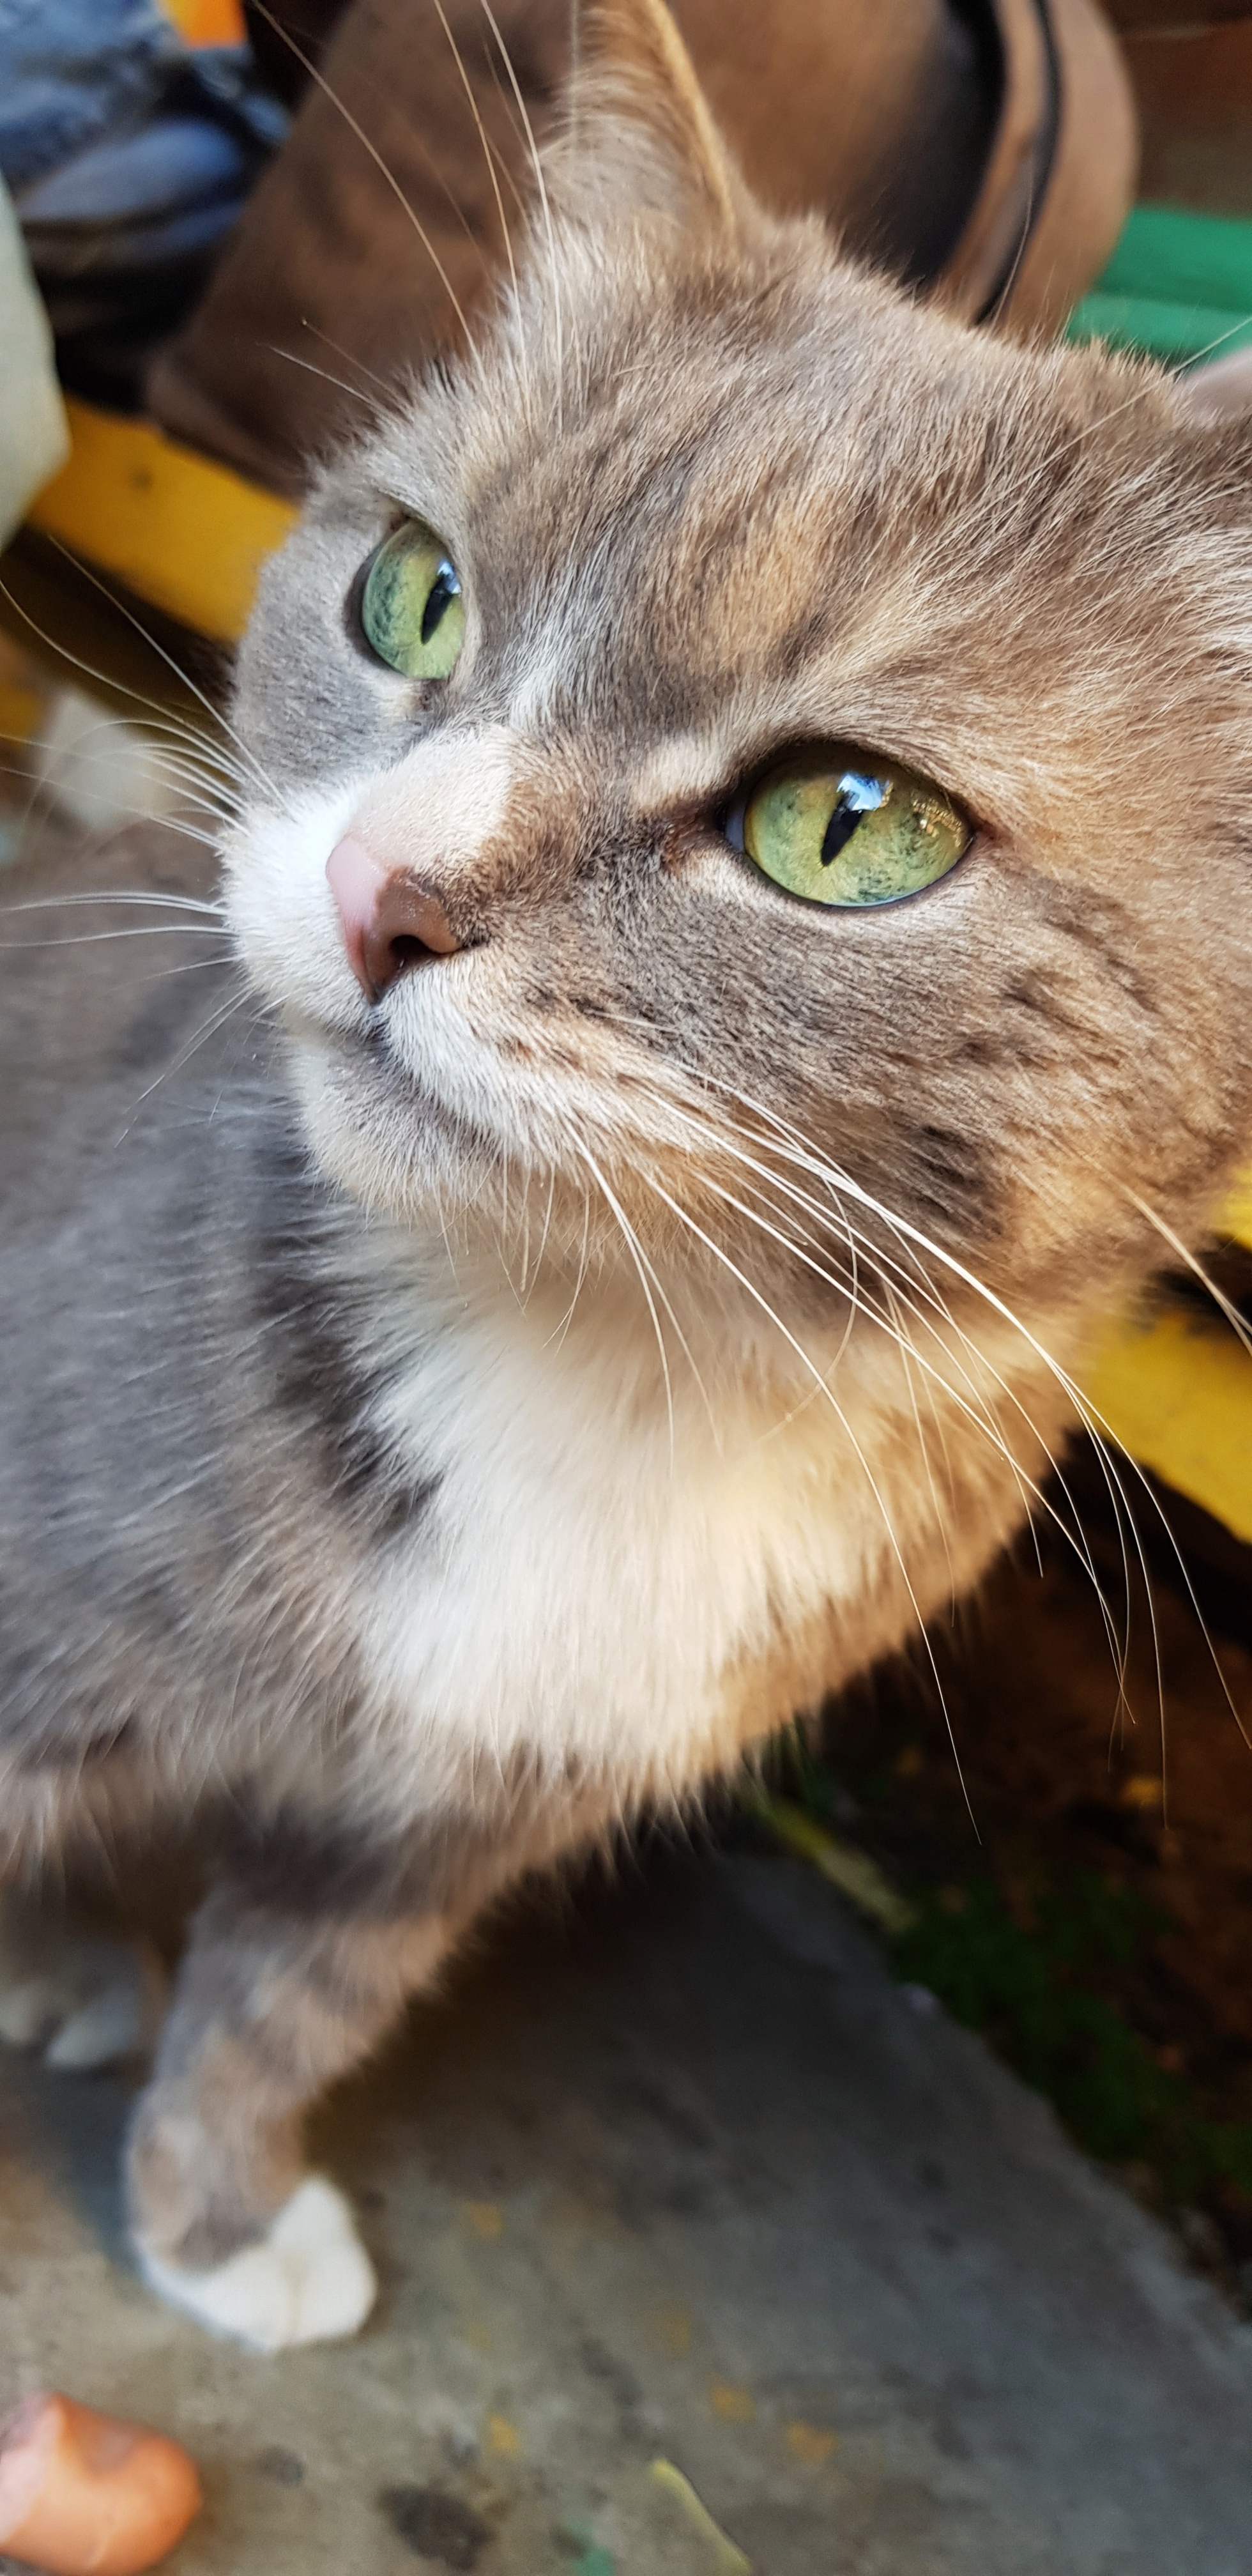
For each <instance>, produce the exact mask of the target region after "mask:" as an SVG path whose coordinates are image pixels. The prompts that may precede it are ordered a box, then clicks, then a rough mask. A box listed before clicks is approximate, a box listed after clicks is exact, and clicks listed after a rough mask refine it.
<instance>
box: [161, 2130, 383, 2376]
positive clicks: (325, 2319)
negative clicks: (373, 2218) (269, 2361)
mask: <svg viewBox="0 0 1252 2576" xmlns="http://www.w3.org/2000/svg"><path fill="white" fill-rule="evenodd" d="M142 2261H143V2268H144V2272H145V2275H146V2277H147V2279H148V2280H149V2281H150V2282H151V2284H152V2287H153V2289H154V2290H157V2291H159V2293H160V2295H161V2297H162V2298H163V2299H168V2300H169V2301H170V2302H171V2304H172V2305H173V2306H174V2307H176V2308H186V2310H187V2312H188V2314H189V2315H190V2316H193V2317H197V2318H198V2319H199V2321H200V2323H201V2325H204V2326H208V2327H209V2328H210V2330H211V2331H212V2332H213V2333H214V2334H221V2335H233V2336H234V2337H235V2338H236V2340H237V2341H238V2342H239V2343H246V2344H250V2345H251V2346H252V2348H253V2350H254V2351H255V2352H280V2351H281V2350H282V2349H283V2347H284V2345H286V2344H292V2343H330V2342H333V2341H334V2340H335V2338H336V2337H337V2336H339V2335H352V2334H355V2333H356V2332H357V2329H358V2327H360V2326H363V2325H364V2323H365V2320H366V2318H367V2316H368V2315H369V2312H370V2309H371V2308H372V2307H373V2304H374V2300H375V2297H376V2295H377V2290H378V2283H377V2281H376V2280H375V2277H374V2267H373V2265H372V2263H371V2262H370V2259H369V2256H368V2254H367V2253H366V2251H365V2248H364V2246H363V2245H362V2243H361V2240H360V2238H359V2236H358V2235H357V2232H356V2226H355V2223H354V2220H353V2216H352V2212H351V2210H350V2208H349V2206H348V2203H347V2201H346V2200H345V2199H344V2196H343V2193H342V2192H341V2191H336V2189H335V2186H334V2184H333V2183H330V2182H323V2181H322V2179H321V2177H320V2175H317V2174H310V2175H309V2177H308V2179H307V2181H305V2182H302V2183H301V2184H300V2187H299V2189H298V2190H297V2191H293V2193H292V2195H291V2198H290V2200H289V2201H287V2202H286V2203H285V2205H284V2207H283V2208H282V2209H280V2210H279V2213H278V2216H277V2218H276V2219H275V2220H274V2221H273V2223H272V2225H271V2227H270V2230H269V2233H268V2235H267V2236H265V2237H264V2238H263V2240H262V2242H261V2243H260V2244H259V2245H245V2246H244V2247H243V2249H242V2251H241V2252H240V2253H238V2254H232V2255H231V2258H230V2260H229V2262H228V2263H220V2264H219V2265H218V2266H217V2268H216V2270H215V2271H212V2272H183V2271H180V2270H179V2269H178V2268H177V2266H176V2265H174V2264H172V2263H160V2262H157V2261H156V2259H155V2258H154V2257H153V2256H152V2255H150V2254H149V2255H144V2256H143V2257H142Z"/></svg>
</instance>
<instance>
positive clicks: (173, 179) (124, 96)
mask: <svg viewBox="0 0 1252 2576" xmlns="http://www.w3.org/2000/svg"><path fill="white" fill-rule="evenodd" d="M287 124H288V119H287V114H286V111H285V109H283V108H282V107H280V106H279V104H278V102H277V101H276V100H275V99H273V98H271V97H270V96H269V94H268V93H267V92H266V91H265V89H264V88H263V87H262V85H261V83H260V80H259V78H258V76H257V71H256V67H255V64H254V63H253V60H252V53H251V49H250V47H249V46H247V45H221V46H214V47H196V48H194V49H193V48H191V47H189V46H187V45H185V44H184V42H183V40H182V37H181V36H180V35H179V33H178V31H177V29H176V28H175V26H174V25H173V23H172V21H171V20H169V19H167V18H166V16H165V15H164V12H163V11H162V9H161V8H160V7H159V6H158V0H0V176H2V177H3V178H4V180H5V181H6V182H7V184H8V186H9V188H10V190H11V192H12V195H13V199H14V203H15V206H16V209H17V213H18V217H19V219H20V222H21V225H22V229H23V232H24V233H25V236H26V246H27V249H28V251H29V254H30V258H31V263H32V266H33V268H34V271H35V275H36V277H37V279H38V281H39V285H40V288H41V290H42V293H43V296H44V300H45V303H46V304H47V307H48V311H49V314H50V317H51V321H52V327H53V331H54V334H55V337H56V343H57V355H58V363H59V365H60V369H61V376H62V381H63V382H64V383H67V384H70V385H73V386H75V387H76V388H77V390H79V391H80V392H86V393H88V394H92V393H95V394H98V395H99V396H100V398H101V399H107V400H120V401H134V400H135V399H137V398H138V397H139V395H140V392H141V379H142V370H143V365H144V362H145V361H144V352H145V350H147V349H148V348H150V347H152V346H153V345H155V343H156V342H157V341H159V340H160V339H161V338H162V337H163V336H165V335H167V334H168V333H169V332H170V331H171V330H174V329H176V328H177V325H178V323H179V321H180V320H181V319H182V317H183V315H184V314H185V313H186V311H187V310H188V309H189V307H190V306H191V304H193V303H194V301H195V298H196V296H197V295H198V293H199V292H200V290H201V288H202V287H203V284H204V281H205V279H206V277H207V275H208V273H209V269H210V267H211V265H212V263H213V260H214V258H215V257H216V255H217V253H218V251H219V250H220V249H221V247H222V244H223V242H224V241H225V238H226V236H227V234H228V233H229V232H230V230H231V228H232V226H233V225H234V223H235V222H236V220H237V218H238V216H239V214H240V212H241V211H242V208H243V205H244V202H245V200H246V198H247V196H248V193H249V191H250V189H251V188H252V187H253V185H254V184H255V181H256V180H257V178H258V177H259V175H260V172H261V170H262V168H263V167H264V164H265V162H266V161H267V160H268V158H269V156H270V154H271V153H272V152H274V151H276V150H277V148H278V146H279V144H280V143H281V142H282V140H283V137H284V135H285V133H286V131H287Z"/></svg>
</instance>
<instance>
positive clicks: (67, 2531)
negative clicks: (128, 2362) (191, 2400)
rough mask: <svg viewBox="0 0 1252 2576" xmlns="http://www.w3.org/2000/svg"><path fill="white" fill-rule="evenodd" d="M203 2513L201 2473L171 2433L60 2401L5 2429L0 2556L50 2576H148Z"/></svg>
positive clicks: (35, 2407) (37, 2402)
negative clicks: (145, 2570) (149, 2569)
mask: <svg viewBox="0 0 1252 2576" xmlns="http://www.w3.org/2000/svg"><path fill="white" fill-rule="evenodd" d="M199 2510H200V2480H199V2478H198V2477H197V2475H196V2469H195V2463H194V2461H192V2460H190V2459H189V2458H188V2456H187V2453H186V2452H185V2451H184V2450H183V2449H182V2448H181V2446H180V2444H179V2443H177V2442H171V2441H169V2440H168V2439H167V2437H166V2435H165V2434H164V2433H149V2432H146V2431H145V2429H144V2427H143V2425H142V2424H124V2423H122V2422H120V2421H119V2419H118V2418H117V2417H116V2416H114V2415H97V2413H96V2411H95V2408H94V2407H92V2406H76V2405H75V2403H74V2400H73V2398H72V2397H60V2396H58V2395H57V2394H56V2392H55V2391H48V2392H45V2393H44V2394H43V2395H41V2396H38V2397H28V2398H27V2400H26V2403H25V2405H24V2406H19V2408H18V2410H17V2413H16V2415H11V2416H10V2417H9V2420H8V2422H7V2424H4V2425H3V2426H0V2551H7V2553H8V2555H9V2557H10V2558H20V2559H21V2560H22V2561H23V2563H24V2564H25V2565H26V2566H28V2567H40V2568H44V2569H46V2570H47V2576H140V2570H141V2569H142V2568H145V2567H154V2566H155V2565H156V2562H157V2560H158V2559H159V2558H164V2556H165V2554H166V2552H167V2550H170V2549H172V2548H173V2546H174V2543H175V2541H176V2540H179V2539H181V2537H182V2535H183V2533H184V2531H185V2530H186V2528H187V2525H188V2523H189V2522H190V2521H191V2519H192V2516H193V2514H196V2513H198V2512H199Z"/></svg>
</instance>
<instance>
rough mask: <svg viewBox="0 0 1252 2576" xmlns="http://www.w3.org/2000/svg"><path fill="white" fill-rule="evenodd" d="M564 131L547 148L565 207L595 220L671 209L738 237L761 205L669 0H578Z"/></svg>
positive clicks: (696, 225)
mask: <svg viewBox="0 0 1252 2576" xmlns="http://www.w3.org/2000/svg"><path fill="white" fill-rule="evenodd" d="M574 26H575V33H574V53H573V65H572V69H571V73H570V79H569V86H568V90H567V93H566V117H565V127H564V131H563V133H562V134H561V135H560V137H559V138H558V140H557V141H556V143H555V144H553V145H552V146H551V147H550V148H549V151H548V152H547V153H546V154H545V168H546V172H547V178H548V185H549V189H550V191H551V193H552V195H553V196H554V197H555V199H556V200H557V202H558V203H559V205H560V207H561V209H562V212H563V213H565V214H567V215H569V216H571V217H573V219H574V220H575V221H576V222H577V221H580V220H581V221H583V222H586V223H587V224H588V225H589V226H597V227H598V226H601V225H603V224H604V222H605V221H606V220H611V219H612V218H613V217H614V216H618V217H621V216H625V217H630V216H632V215H645V214H667V215H672V216H674V217H675V218H676V219H677V220H678V221H679V222H681V223H682V224H683V226H684V228H686V229H688V230H699V231H702V232H705V233H713V234H715V235H721V236H722V237H723V238H725V239H727V240H737V239H739V238H740V237H741V235H742V234H743V232H744V230H745V229H746V227H747V226H748V225H749V224H750V223H751V221H752V219H753V216H754V215H755V214H756V207H755V202H754V200H753V198H752V197H751V195H750V193H749V190H748V188H747V186H746V183H745V181H744V180H743V178H742V177H741V175H740V173H739V171H738V169H737V168H736V166H735V163H734V160H733V158H732V155H731V153H730V152H729V151H728V149H727V147H726V145H725V143H724V142H723V140H722V137H721V135H720V133H719V132H718V129H717V126H716V124H715V122H714V119H713V117H712V115H711V113H710V110H709V105H708V101H707V99H706V98H705V95H704V92H703V90H702V89H701V87H700V82H699V79H698V77H697V74H696V70H695V66H694V65H693V63H692V60H691V56H690V54H689V53H688V51H687V48H686V46H685V45H684V43H683V40H682V37H681V36H680V35H679V32H678V29H677V27H676V26H675V24H674V20H673V18H672V16H671V14H670V11H669V10H668V8H667V7H666V5H665V0H586V5H584V6H583V7H581V8H578V7H576V9H575V18H574Z"/></svg>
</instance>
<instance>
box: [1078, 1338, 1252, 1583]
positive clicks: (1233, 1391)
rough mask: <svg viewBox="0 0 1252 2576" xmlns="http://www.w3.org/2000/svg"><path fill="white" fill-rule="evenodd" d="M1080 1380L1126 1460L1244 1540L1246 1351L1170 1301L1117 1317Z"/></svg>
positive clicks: (1250, 1391) (1251, 1528)
mask: <svg viewBox="0 0 1252 2576" xmlns="http://www.w3.org/2000/svg"><path fill="white" fill-rule="evenodd" d="M1082 1383H1083V1388H1084V1392H1085V1393H1086V1394H1087V1395H1088V1396H1089V1398H1090V1400H1091V1403H1092V1404H1093V1405H1094V1407H1095V1410H1096V1412H1097V1414H1098V1415H1099V1416H1100V1418H1101V1419H1102V1420H1103V1421H1104V1422H1105V1423H1107V1425H1108V1427H1109V1429H1110V1430H1111V1431H1112V1432H1113V1433H1114V1434H1115V1436H1116V1438H1117V1439H1118V1440H1120V1441H1121V1442H1122V1444H1123V1446H1124V1447H1125V1448H1126V1449H1128V1450H1129V1451H1130V1454H1131V1456H1132V1458H1138V1459H1139V1460H1140V1462H1141V1464H1142V1465H1143V1466H1145V1467H1150V1468H1151V1469H1152V1470H1153V1473H1154V1474H1155V1475H1157V1476H1160V1477H1161V1478H1162V1479H1163V1481H1164V1482H1165V1483H1166V1484H1167V1485H1173V1486H1176V1488H1177V1490H1178V1492H1179V1493H1182V1494H1186V1495H1187V1497H1188V1499H1189V1500H1190V1501H1191V1502H1193V1503H1199V1504H1200V1505H1201V1506H1202V1508H1203V1509H1204V1510H1205V1511H1206V1512H1211V1513H1212V1514H1213V1516H1214V1518H1215V1519H1217V1520H1219V1521H1223V1522H1224V1523H1225V1525H1226V1528H1227V1529H1229V1530H1233V1532H1234V1535H1235V1537H1236V1538H1239V1539H1244V1540H1247V1541H1250V1542H1252V1356H1249V1354H1248V1352H1247V1351H1246V1350H1245V1349H1244V1348H1243V1346H1242V1344H1241V1343H1240V1341H1239V1339H1238V1337H1237V1335H1236V1334H1235V1333H1234V1332H1233V1331H1232V1330H1231V1329H1230V1327H1229V1326H1227V1325H1225V1324H1218V1323H1213V1324H1210V1323H1208V1322H1206V1321H1204V1320H1202V1319H1200V1318H1198V1317H1193V1316H1192V1315H1191V1314H1189V1313H1188V1314H1183V1313H1180V1312H1179V1311H1178V1310H1177V1309H1174V1310H1171V1311H1168V1312H1166V1313H1165V1314H1162V1315H1157V1316H1155V1317H1154V1318H1153V1319H1152V1320H1151V1321H1150V1322H1148V1323H1143V1324H1140V1323H1127V1324H1123V1325H1121V1326H1119V1327H1116V1328H1114V1329H1113V1330H1112V1331H1111V1332H1110V1333H1109V1335H1108V1337H1107V1339H1106V1340H1105V1341H1104V1343H1103V1344H1102V1345H1101V1347H1100V1349H1099V1351H1098V1352H1097V1353H1096V1356H1095V1359H1094V1361H1093V1363H1092V1365H1091V1366H1090V1367H1089V1368H1088V1369H1087V1370H1086V1371H1085V1372H1084V1376H1083V1381H1082Z"/></svg>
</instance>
